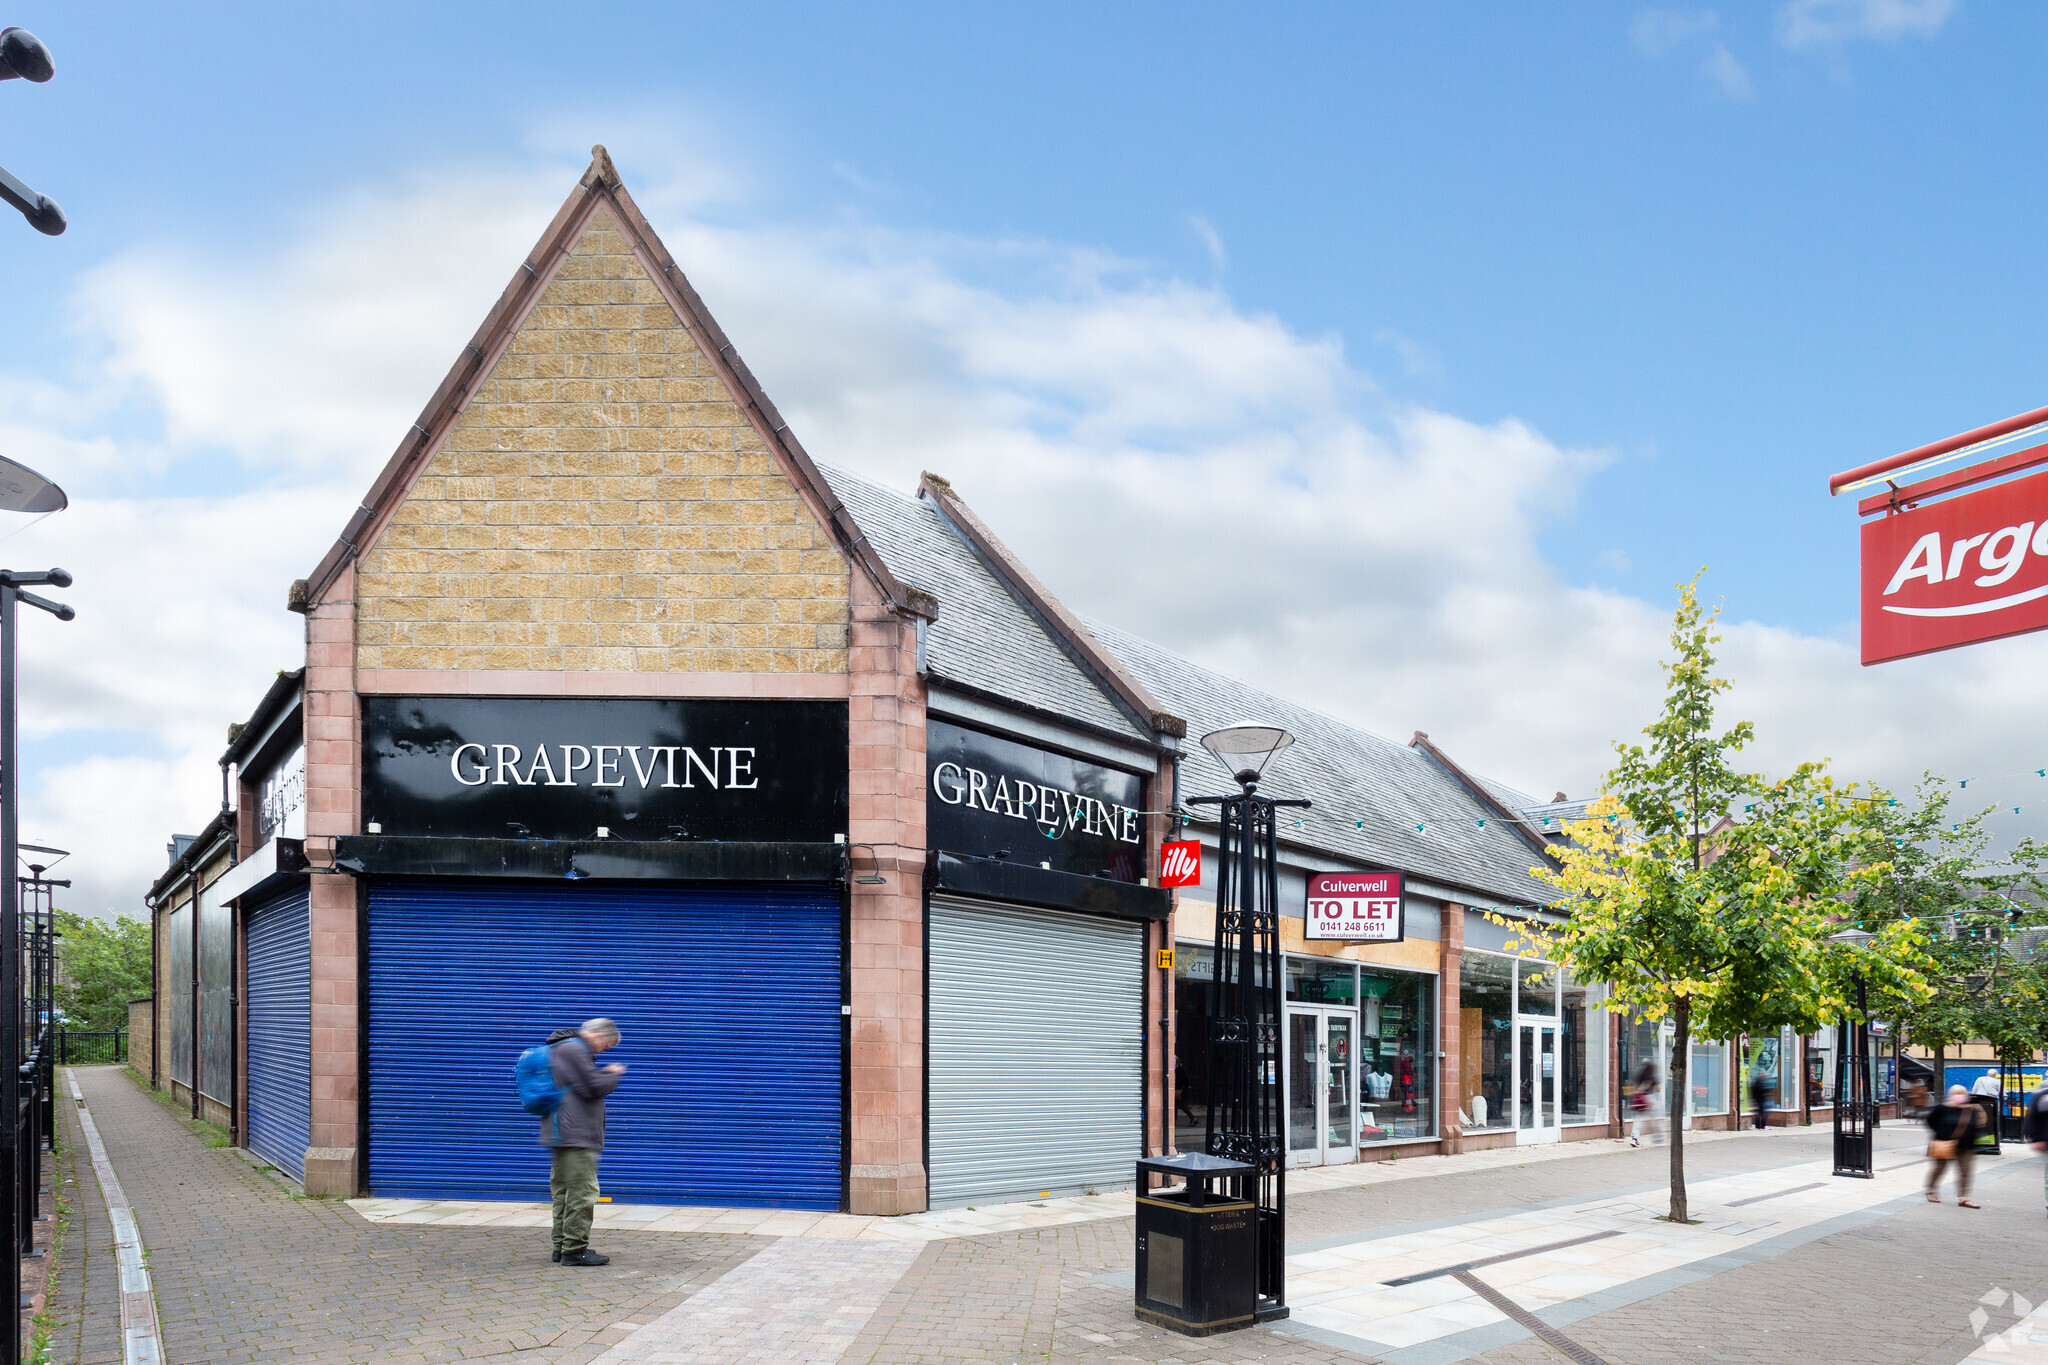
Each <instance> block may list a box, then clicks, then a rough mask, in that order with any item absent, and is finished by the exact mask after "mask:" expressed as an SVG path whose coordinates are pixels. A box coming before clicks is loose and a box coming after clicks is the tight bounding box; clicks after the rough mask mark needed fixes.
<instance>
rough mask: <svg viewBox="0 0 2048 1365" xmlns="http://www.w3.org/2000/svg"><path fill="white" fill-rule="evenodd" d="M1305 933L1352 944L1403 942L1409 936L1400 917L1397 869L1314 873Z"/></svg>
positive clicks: (1399, 877) (1311, 879)
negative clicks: (1389, 870) (1391, 870)
mask: <svg viewBox="0 0 2048 1365" xmlns="http://www.w3.org/2000/svg"><path fill="white" fill-rule="evenodd" d="M1303 919H1304V921H1305V925H1304V928H1303V930H1302V935H1303V937H1305V938H1309V939H1340V940H1343V941H1346V942H1350V943H1400V942H1402V941H1403V940H1405V939H1406V938H1407V937H1408V931H1407V923H1406V921H1405V920H1404V919H1403V918H1402V916H1401V874H1400V873H1398V872H1311V873H1310V874H1309V877H1308V905H1307V907H1306V909H1305V911H1304V915H1303Z"/></svg>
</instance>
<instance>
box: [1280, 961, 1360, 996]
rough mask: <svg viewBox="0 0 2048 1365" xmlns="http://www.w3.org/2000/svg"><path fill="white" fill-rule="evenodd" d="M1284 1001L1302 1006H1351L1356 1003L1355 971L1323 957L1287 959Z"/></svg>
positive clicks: (1356, 978) (1350, 967) (1344, 963)
mask: <svg viewBox="0 0 2048 1365" xmlns="http://www.w3.org/2000/svg"><path fill="white" fill-rule="evenodd" d="M1287 998H1288V999H1289V1000H1292V1001H1294V1002H1296V1003H1297V1004H1306V1005H1352V1004H1356V1003H1357V1001H1358V969H1357V968H1356V967H1354V966H1352V965H1351V964H1350V963H1349V962H1333V961H1331V960H1330V959H1329V958H1323V957H1290V958H1288V959H1287Z"/></svg>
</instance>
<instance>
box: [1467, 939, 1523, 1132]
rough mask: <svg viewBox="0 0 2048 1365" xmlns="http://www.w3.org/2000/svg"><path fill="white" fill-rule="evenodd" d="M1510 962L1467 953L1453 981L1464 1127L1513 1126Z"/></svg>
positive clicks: (1512, 981) (1512, 974)
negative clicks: (1456, 985) (1455, 999)
mask: <svg viewBox="0 0 2048 1365" xmlns="http://www.w3.org/2000/svg"><path fill="white" fill-rule="evenodd" d="M1514 1023H1515V961H1514V959H1511V958H1505V957H1496V956H1494V955H1493V954H1491V953H1481V952H1467V953H1466V954H1465V957H1464V962H1463V966H1462V970H1461V972H1460V974H1459V980H1458V1060H1459V1069H1460V1073H1461V1074H1460V1076H1459V1085H1458V1112H1459V1115H1460V1118H1461V1121H1462V1122H1463V1123H1464V1124H1465V1126H1466V1127H1467V1128H1470V1129H1482V1128H1512V1127H1514V1124H1515V1115H1514V1095H1515V1056H1514V1038H1515V1032H1514Z"/></svg>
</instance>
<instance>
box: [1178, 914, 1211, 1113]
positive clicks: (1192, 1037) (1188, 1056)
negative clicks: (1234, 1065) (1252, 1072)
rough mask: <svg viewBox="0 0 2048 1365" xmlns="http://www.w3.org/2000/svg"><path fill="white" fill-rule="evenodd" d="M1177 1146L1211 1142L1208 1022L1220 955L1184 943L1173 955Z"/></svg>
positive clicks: (1198, 946) (1205, 947)
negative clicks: (1209, 1124) (1209, 1137)
mask: <svg viewBox="0 0 2048 1365" xmlns="http://www.w3.org/2000/svg"><path fill="white" fill-rule="evenodd" d="M1173 1009H1174V1015H1175V1020H1174V1035H1173V1145H1174V1146H1175V1147H1176V1148H1177V1149H1178V1150H1180V1151H1183V1152H1199V1151H1201V1150H1202V1147H1203V1144H1204V1143H1205V1142H1206V1141H1207V1140H1208V1123H1209V1020H1210V1018H1211V1017H1212V1016H1213V1015H1214V1014H1215V1012H1216V952H1215V950H1214V949H1213V948H1210V947H1209V946H1207V945H1206V944H1200V945H1198V944H1193V943H1183V944H1180V945H1179V946H1178V948H1177V950H1176V951H1175V952H1174V955H1173Z"/></svg>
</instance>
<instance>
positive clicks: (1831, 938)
mask: <svg viewBox="0 0 2048 1365" xmlns="http://www.w3.org/2000/svg"><path fill="white" fill-rule="evenodd" d="M1876 937H1877V935H1875V934H1872V933H1870V932H1868V931H1867V930H1863V929H1858V928H1856V927H1854V926H1853V925H1852V926H1851V927H1849V928H1847V929H1843V930H1841V931H1839V932H1837V933H1833V934H1829V935H1828V942H1829V943H1832V944H1835V945H1836V946H1837V947H1842V948H1847V949H1849V950H1850V951H1851V952H1853V953H1859V954H1860V953H1866V952H1869V951H1870V945H1871V942H1872V941H1873V940H1874V939H1875V938H1876ZM1839 1041H1840V1046H1839V1047H1838V1048H1837V1049H1836V1061H1835V1174H1836V1175H1845V1176H1852V1177H1854V1178H1856V1179H1859V1180H1869V1179H1870V1178H1871V1160H1870V1156H1871V1152H1870V1148H1871V1139H1870V1130H1871V1128H1872V1127H1873V1126H1874V1123H1875V1120H1876V1117H1877V1115H1876V1109H1877V1106H1876V1105H1875V1104H1873V1103H1872V1102H1871V1099H1870V1058H1869V1056H1868V1055H1867V1054H1868V1052H1869V1050H1870V1006H1869V1002H1868V1001H1867V1000H1866V999H1865V997H1864V985H1863V967H1862V964H1861V963H1860V962H1859V963H1858V964H1857V966H1856V1014H1855V1017H1854V1018H1853V1019H1844V1020H1843V1021H1842V1024H1841V1033H1840V1039H1839Z"/></svg>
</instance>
